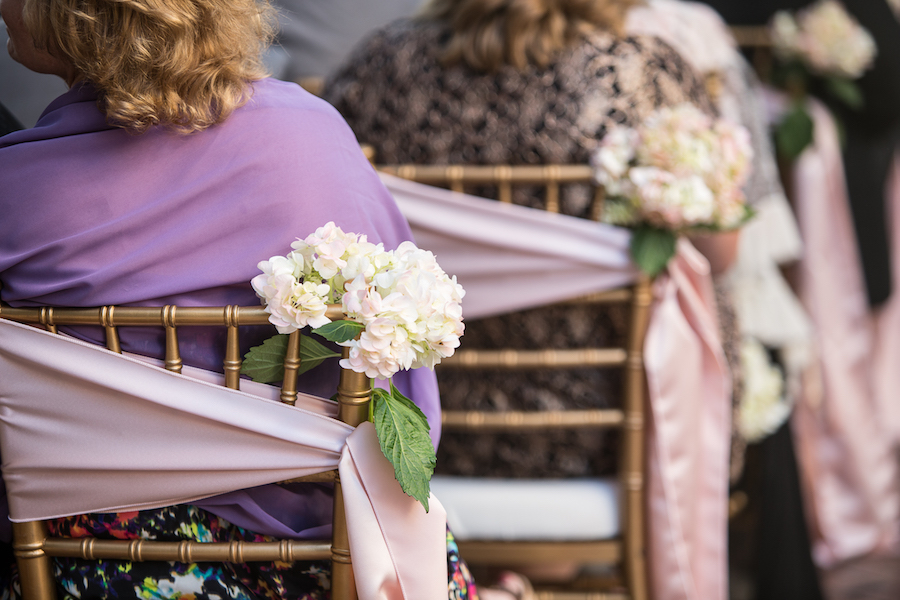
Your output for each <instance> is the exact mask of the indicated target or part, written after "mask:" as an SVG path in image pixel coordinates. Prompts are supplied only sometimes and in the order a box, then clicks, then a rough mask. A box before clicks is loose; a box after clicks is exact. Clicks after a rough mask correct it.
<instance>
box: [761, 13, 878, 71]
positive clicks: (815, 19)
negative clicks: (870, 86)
mask: <svg viewBox="0 0 900 600" xmlns="http://www.w3.org/2000/svg"><path fill="white" fill-rule="evenodd" d="M770 29H771V32H772V42H773V45H774V48H775V52H776V53H777V54H778V55H779V56H781V57H782V58H787V59H791V58H796V59H799V60H802V61H803V62H804V63H806V65H807V66H808V67H809V68H810V70H812V71H814V72H816V73H818V74H820V75H835V76H838V77H847V78H849V79H857V78H859V77H861V76H862V74H863V73H864V72H865V71H866V70H868V69H869V68H871V66H872V63H873V62H874V60H875V56H876V55H877V53H878V49H877V47H876V45H875V40H874V38H873V37H872V35H871V34H870V33H869V32H868V31H867V30H866V29H865V28H864V27H862V26H861V25H860V24H859V22H858V21H857V20H856V19H854V18H853V16H852V15H850V14H849V13H848V12H847V10H846V9H845V8H844V5H843V4H841V3H840V2H838V1H837V0H819V1H818V2H816V3H814V4H812V5H810V6H808V7H806V8H804V9H802V10H800V11H799V12H798V13H797V16H796V18H794V17H792V16H791V15H790V13H787V12H784V11H781V12H779V13H776V15H775V17H774V19H773V20H772V24H771V26H770Z"/></svg>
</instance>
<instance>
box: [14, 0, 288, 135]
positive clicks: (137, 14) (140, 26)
mask: <svg viewBox="0 0 900 600" xmlns="http://www.w3.org/2000/svg"><path fill="white" fill-rule="evenodd" d="M22 14H23V19H24V21H25V26H26V27H27V28H28V31H29V33H30V34H31V36H32V37H33V38H34V41H35V44H36V46H37V47H39V48H42V49H45V50H47V51H48V52H50V53H51V54H53V55H55V56H57V57H58V58H61V59H63V60H66V61H68V62H70V63H71V64H72V66H73V67H74V68H75V69H76V70H77V71H78V72H79V73H80V74H81V75H82V76H83V78H84V79H86V80H88V81H90V82H91V83H92V84H93V85H95V86H96V87H97V89H98V90H99V92H100V106H101V109H102V110H103V111H104V112H105V114H106V116H107V120H108V121H109V123H110V124H112V125H115V126H118V127H123V128H125V129H127V130H129V131H132V132H135V133H141V132H144V131H146V130H147V129H148V128H149V127H151V126H153V125H158V124H163V125H167V126H170V127H172V128H174V129H175V130H177V131H180V132H183V133H190V132H193V131H200V130H202V129H206V128H207V127H210V126H211V125H214V124H216V123H220V122H222V121H224V120H225V119H226V118H227V117H228V116H229V115H230V114H231V113H232V111H234V109H235V108H237V107H239V106H241V105H242V104H243V103H245V102H246V101H247V100H248V99H249V84H250V82H251V81H254V80H256V79H261V78H262V77H265V76H266V71H265V68H264V67H263V65H262V62H261V59H260V56H261V53H262V51H263V49H264V48H265V47H266V45H268V43H269V41H270V40H271V38H272V35H273V31H274V17H273V15H274V11H273V9H272V8H271V6H270V5H269V3H268V0H25V2H24V6H23V11H22Z"/></svg>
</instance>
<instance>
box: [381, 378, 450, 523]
mask: <svg viewBox="0 0 900 600" xmlns="http://www.w3.org/2000/svg"><path fill="white" fill-rule="evenodd" d="M372 401H373V402H374V403H375V410H374V413H375V414H374V417H375V418H374V422H375V431H376V432H377V434H378V443H379V445H380V446H381V452H382V453H383V454H384V456H385V458H387V459H388V460H389V461H391V464H392V465H393V466H394V477H396V478H397V482H398V483H400V487H401V488H402V489H403V491H404V492H406V494H407V495H408V496H411V497H412V498H415V499H416V500H418V501H419V502H420V503H421V504H422V506H424V507H425V512H428V510H429V507H428V498H429V496H430V494H431V475H432V473H434V465H435V462H436V458H435V455H434V446H432V444H431V437H430V436H429V435H428V431H429V427H428V419H427V418H426V417H425V415H424V414H423V413H422V411H421V410H419V407H418V406H416V405H415V404H413V402H412V400H410V399H409V398H407V397H405V396H404V395H403V394H401V393H400V392H399V391H398V390H397V388H395V387H394V386H393V384H391V391H390V392H388V391H386V390H382V389H381V388H376V389H375V390H374V391H373V394H372Z"/></svg>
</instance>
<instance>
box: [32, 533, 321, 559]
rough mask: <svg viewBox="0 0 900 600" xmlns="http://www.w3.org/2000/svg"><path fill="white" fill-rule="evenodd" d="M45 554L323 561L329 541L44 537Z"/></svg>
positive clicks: (98, 557) (104, 557) (84, 557)
mask: <svg viewBox="0 0 900 600" xmlns="http://www.w3.org/2000/svg"><path fill="white" fill-rule="evenodd" d="M43 548H44V551H45V552H46V553H47V555H48V556H56V557H67V558H81V559H84V560H97V559H104V560H129V561H133V562H145V561H177V562H184V563H191V562H256V561H281V562H294V561H298V560H327V559H329V558H331V544H329V543H328V542H322V541H306V540H304V541H297V540H284V541H280V542H194V541H183V542H155V541H149V540H131V541H127V540H101V539H96V538H48V539H47V540H45V541H44V544H43Z"/></svg>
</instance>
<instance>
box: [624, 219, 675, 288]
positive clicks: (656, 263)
mask: <svg viewBox="0 0 900 600" xmlns="http://www.w3.org/2000/svg"><path fill="white" fill-rule="evenodd" d="M675 242H676V235H675V232H673V231H670V230H668V229H659V228H657V227H653V226H651V225H639V226H638V227H636V228H635V229H634V233H633V234H632V236H631V257H632V258H633V259H634V262H635V264H637V266H638V267H639V268H640V269H641V271H643V272H644V273H646V274H647V275H649V276H650V277H656V275H657V274H658V273H659V272H660V271H662V270H663V269H665V268H666V265H667V264H669V260H670V259H671V258H672V257H673V256H675Z"/></svg>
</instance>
